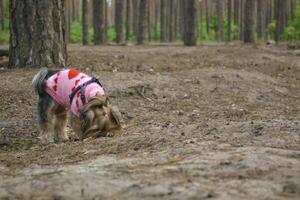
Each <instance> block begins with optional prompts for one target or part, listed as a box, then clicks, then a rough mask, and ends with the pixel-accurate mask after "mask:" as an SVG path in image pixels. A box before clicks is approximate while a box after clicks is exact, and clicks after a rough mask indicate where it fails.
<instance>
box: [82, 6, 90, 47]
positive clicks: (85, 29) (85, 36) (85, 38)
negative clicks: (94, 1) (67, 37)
mask: <svg viewBox="0 0 300 200" xmlns="http://www.w3.org/2000/svg"><path fill="white" fill-rule="evenodd" d="M87 1H88V0H82V44H83V45H87V44H88V43H89V16H88V2H87Z"/></svg>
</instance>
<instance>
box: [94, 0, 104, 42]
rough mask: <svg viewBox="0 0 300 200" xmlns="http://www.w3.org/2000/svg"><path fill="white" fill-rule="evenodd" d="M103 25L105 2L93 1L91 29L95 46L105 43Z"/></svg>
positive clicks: (102, 0)
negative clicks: (92, 29)
mask: <svg viewBox="0 0 300 200" xmlns="http://www.w3.org/2000/svg"><path fill="white" fill-rule="evenodd" d="M105 23H106V22H105V0H93V28H94V44H95V45H100V44H105V43H106V38H105V35H106V33H105V32H106V30H105Z"/></svg>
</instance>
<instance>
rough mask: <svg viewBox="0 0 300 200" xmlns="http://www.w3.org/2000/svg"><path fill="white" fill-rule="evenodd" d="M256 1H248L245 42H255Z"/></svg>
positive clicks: (245, 19) (246, 6)
mask: <svg viewBox="0 0 300 200" xmlns="http://www.w3.org/2000/svg"><path fill="white" fill-rule="evenodd" d="M254 13H255V0H246V3H245V16H244V42H245V43H253V42H254Z"/></svg>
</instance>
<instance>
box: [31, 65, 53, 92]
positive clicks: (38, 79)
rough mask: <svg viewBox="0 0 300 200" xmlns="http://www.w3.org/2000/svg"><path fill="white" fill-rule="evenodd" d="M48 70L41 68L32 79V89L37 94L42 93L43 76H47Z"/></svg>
mask: <svg viewBox="0 0 300 200" xmlns="http://www.w3.org/2000/svg"><path fill="white" fill-rule="evenodd" d="M48 73H49V71H48V69H47V68H42V69H41V70H40V71H39V72H38V73H37V74H36V75H35V76H34V78H33V79H32V82H31V84H32V87H33V88H34V90H35V91H36V92H37V93H38V94H39V95H41V94H43V93H44V87H43V85H44V81H45V78H46V77H47V75H48Z"/></svg>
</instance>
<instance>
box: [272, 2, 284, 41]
mask: <svg viewBox="0 0 300 200" xmlns="http://www.w3.org/2000/svg"><path fill="white" fill-rule="evenodd" d="M277 9H278V10H277V13H276V31H275V41H276V42H278V41H280V40H281V39H282V38H281V36H282V33H283V32H284V28H285V27H286V25H287V15H286V9H287V1H286V0H285V1H277Z"/></svg>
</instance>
